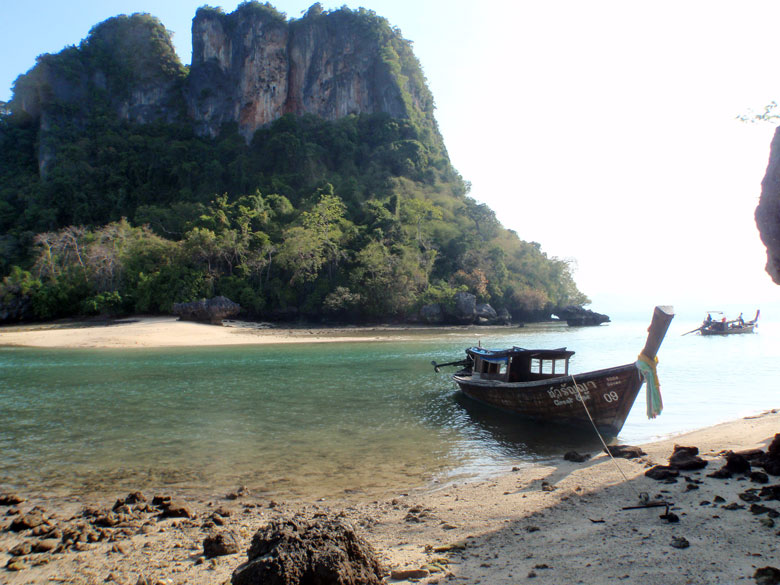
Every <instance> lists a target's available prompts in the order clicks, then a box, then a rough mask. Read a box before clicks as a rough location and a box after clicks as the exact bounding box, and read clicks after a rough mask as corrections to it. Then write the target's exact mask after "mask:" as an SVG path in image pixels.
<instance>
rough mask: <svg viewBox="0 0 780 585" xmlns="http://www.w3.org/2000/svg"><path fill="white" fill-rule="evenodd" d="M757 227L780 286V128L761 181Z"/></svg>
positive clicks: (770, 270) (771, 272)
mask: <svg viewBox="0 0 780 585" xmlns="http://www.w3.org/2000/svg"><path fill="white" fill-rule="evenodd" d="M756 226H757V227H758V232H759V234H760V235H761V241H762V242H764V245H765V246H766V271H767V273H768V274H769V276H771V277H772V280H773V281H775V283H776V284H780V128H778V129H777V130H775V136H774V138H773V139H772V146H771V148H770V151H769V164H768V165H767V167H766V174H765V175H764V179H763V181H761V198H760V199H759V201H758V207H756Z"/></svg>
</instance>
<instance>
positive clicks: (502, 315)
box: [498, 307, 512, 325]
mask: <svg viewBox="0 0 780 585" xmlns="http://www.w3.org/2000/svg"><path fill="white" fill-rule="evenodd" d="M498 322H499V324H501V325H511V324H512V315H511V314H510V313H509V311H508V310H507V309H506V307H503V308H501V309H499V310H498Z"/></svg>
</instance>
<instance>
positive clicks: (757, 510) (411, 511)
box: [0, 318, 780, 585]
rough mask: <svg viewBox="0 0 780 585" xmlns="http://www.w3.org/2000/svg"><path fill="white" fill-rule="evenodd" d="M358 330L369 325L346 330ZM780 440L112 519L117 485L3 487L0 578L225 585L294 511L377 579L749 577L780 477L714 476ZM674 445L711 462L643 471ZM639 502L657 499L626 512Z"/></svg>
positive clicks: (748, 432) (189, 330)
mask: <svg viewBox="0 0 780 585" xmlns="http://www.w3.org/2000/svg"><path fill="white" fill-rule="evenodd" d="M393 334H395V333H393ZM397 334H398V335H403V332H398V333H397ZM366 336H367V337H369V338H370V337H372V336H373V334H372V333H371V332H361V333H360V334H356V335H354V336H353V337H355V338H357V339H360V340H365V339H366ZM386 337H387V334H386V333H385V332H383V333H382V335H379V334H377V338H386ZM328 339H335V340H338V339H350V335H349V332H348V331H347V332H346V333H345V332H339V333H334V332H332V331H331V332H318V331H316V330H315V331H313V332H311V333H310V332H309V331H308V330H245V329H239V328H235V327H222V328H219V327H214V326H210V325H198V324H192V323H182V322H177V321H175V320H173V319H162V318H161V319H142V320H138V321H134V322H128V323H125V324H118V325H110V326H93V327H79V328H75V329H74V328H65V327H57V326H53V327H49V328H46V327H28V328H22V327H17V328H3V329H2V330H0V344H4V345H19V346H35V347H133V346H154V345H157V346H175V345H205V344H209V345H217V344H228V343H282V342H295V341H304V340H305V341H318V340H323V341H324V340H328ZM777 433H780V413H778V411H776V410H773V411H771V412H766V413H764V414H761V415H758V416H753V417H749V418H743V419H739V420H734V421H732V422H728V423H724V424H720V425H717V426H713V427H710V428H707V429H702V430H698V431H695V432H692V433H688V434H685V435H680V436H677V437H673V438H669V439H665V440H663V441H659V442H654V443H649V444H646V445H642V446H641V449H642V451H643V452H644V455H641V456H639V457H635V458H632V459H625V458H616V459H614V460H612V459H610V458H609V457H608V456H607V455H606V454H604V453H590V454H589V455H591V457H590V458H588V459H586V460H585V461H582V462H573V461H568V460H564V459H563V458H561V459H560V460H556V461H554V462H552V463H550V464H545V465H537V466H531V467H523V468H508V469H505V470H503V471H502V472H501V473H500V474H499V475H497V476H496V477H493V478H491V479H489V480H480V481H465V482H463V481H459V482H458V483H455V484H450V485H441V486H439V487H438V488H436V489H425V490H422V489H414V490H411V489H410V490H409V491H408V492H404V493H394V494H387V496H386V497H382V498H378V499H372V500H370V501H367V500H366V499H361V498H360V497H357V496H356V497H354V498H352V499H343V500H342V499H339V500H318V501H293V500H290V501H283V500H269V499H266V498H264V497H262V496H260V495H256V494H252V493H251V492H248V491H243V490H240V489H239V488H240V486H236V490H235V491H234V492H232V493H209V492H207V491H204V492H203V493H200V494H195V495H193V494H189V495H188V496H187V497H186V499H183V500H179V499H178V495H177V494H167V493H165V491H164V490H162V489H161V490H159V491H157V492H154V493H144V494H141V497H142V498H143V500H141V501H140V503H139V502H138V501H136V500H135V499H134V501H133V503H132V504H126V505H125V506H124V507H119V508H118V510H119V511H118V512H117V513H116V514H114V515H113V516H112V515H110V514H109V511H110V510H111V508H112V506H114V503H115V502H116V501H117V499H120V498H126V497H127V496H128V494H127V493H105V494H100V495H99V496H94V495H93V496H90V499H89V500H88V501H87V500H85V499H82V498H81V497H76V496H72V497H59V496H58V497H54V496H49V497H47V496H31V495H30V494H25V493H22V492H20V491H17V492H16V493H15V494H13V495H11V494H7V493H6V494H3V491H2V489H1V488H0V567H4V568H0V582H2V583H8V584H9V585H17V584H19V585H21V584H27V583H90V584H91V583H94V584H97V583H118V584H122V585H136V584H158V583H159V584H185V583H187V584H207V583H208V584H218V583H220V584H221V583H226V582H230V578H231V574H232V573H233V571H234V570H235V569H236V568H237V567H238V566H239V565H240V564H241V563H242V562H244V561H245V560H246V551H247V549H248V548H249V545H250V542H251V540H252V535H253V534H254V533H255V531H257V530H258V529H259V528H260V527H262V526H264V525H266V524H267V523H268V522H269V521H270V520H273V519H278V518H289V517H291V516H292V515H294V514H299V515H302V516H305V517H308V518H314V517H326V518H337V519H339V520H341V521H344V522H347V523H349V524H350V525H351V526H353V527H354V529H355V531H356V532H357V534H358V535H359V536H360V537H362V538H363V539H365V541H367V542H368V543H369V544H370V545H371V546H372V547H373V549H374V550H375V551H376V554H377V556H378V558H379V559H380V561H381V562H382V564H383V566H384V567H385V570H386V573H385V574H386V578H387V580H388V582H399V583H403V582H409V581H415V582H419V583H430V584H433V583H464V584H465V583H468V584H476V583H482V584H516V583H526V582H527V583H539V584H548V583H549V584H560V583H588V584H591V583H598V584H601V583H604V584H611V583H642V584H659V585H660V584H663V585H676V584H680V585H682V584H699V583H701V584H705V583H706V584H711V583H724V584H734V583H760V582H761V581H759V580H755V579H754V575H755V574H756V571H757V570H758V569H762V568H765V567H775V568H780V553H778V550H779V549H780V546H778V545H780V519H777V520H776V519H775V518H777V517H778V515H779V514H778V513H780V501H778V500H777V499H775V497H777V494H778V493H780V477H778V476H776V475H775V476H773V475H766V474H763V472H762V471H761V469H760V468H759V467H756V466H755V465H754V466H753V468H752V470H742V471H741V472H739V473H734V474H732V476H731V477H729V478H716V477H709V475H710V474H712V473H713V472H715V471H717V470H719V469H721V468H722V467H723V466H724V463H725V461H726V458H725V457H726V455H727V453H729V452H739V451H747V450H751V449H761V450H764V451H766V450H767V449H768V447H769V445H770V443H771V442H772V440H773V439H774V437H775V434H777ZM675 445H683V446H688V447H696V448H698V452H699V456H700V457H701V458H702V459H703V460H704V461H705V462H706V467H704V468H703V469H699V470H687V471H686V470H683V471H679V474H678V475H677V477H672V478H670V479H665V480H661V481H659V480H656V479H651V478H650V477H648V476H646V475H645V472H646V471H648V470H649V469H651V468H652V467H653V466H655V465H667V464H668V461H669V457H670V456H671V455H672V453H673V452H674V450H675ZM762 474H763V475H762ZM772 486H776V488H774V489H772ZM32 487H34V486H31V493H32V492H33V491H34V490H33V489H32ZM773 494H774V496H773ZM166 495H170V496H172V497H173V498H174V499H177V500H178V501H177V506H179V509H180V510H183V511H182V513H181V514H179V515H177V516H174V517H164V516H165V515H164V514H161V513H160V510H159V509H158V508H155V507H154V506H153V505H152V504H151V503H152V501H153V498H154V497H155V496H158V500H162V499H164V498H160V496H166ZM144 500H145V501H144ZM648 500H649V501H651V502H661V501H663V502H666V503H667V504H668V506H667V505H662V506H660V507H637V506H640V505H641V504H643V502H646V501H648ZM129 501H130V500H128V502H129ZM626 508H631V509H626ZM120 512H121V513H120ZM20 519H24V520H20ZM29 519H32V521H28V520H29ZM215 533H230V534H231V535H232V537H233V538H234V539H235V541H236V542H237V545H238V546H237V550H236V552H231V553H230V554H225V555H220V556H216V557H213V558H207V557H206V556H205V555H204V539H206V538H207V537H209V535H213V534H215ZM770 572H771V571H770ZM778 574H779V575H780V573H778ZM765 582H766V583H776V582H777V581H771V580H768V581H765Z"/></svg>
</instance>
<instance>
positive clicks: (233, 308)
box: [173, 297, 241, 325]
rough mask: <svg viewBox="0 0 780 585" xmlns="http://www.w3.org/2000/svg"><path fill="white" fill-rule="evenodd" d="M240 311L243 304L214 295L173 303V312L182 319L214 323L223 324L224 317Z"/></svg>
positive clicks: (226, 317)
mask: <svg viewBox="0 0 780 585" xmlns="http://www.w3.org/2000/svg"><path fill="white" fill-rule="evenodd" d="M240 311H241V305H239V304H238V303H234V302H233V301H231V300H230V299H229V298H227V297H214V298H213V299H208V300H206V299H201V300H199V301H192V302H190V303H175V304H174V305H173V314H174V315H176V316H178V317H179V319H181V320H182V321H202V322H207V323H213V324H214V325H221V324H222V320H223V319H228V318H229V317H233V316H234V315H237V314H238V313H239V312H240Z"/></svg>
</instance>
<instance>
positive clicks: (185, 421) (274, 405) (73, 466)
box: [0, 321, 780, 497]
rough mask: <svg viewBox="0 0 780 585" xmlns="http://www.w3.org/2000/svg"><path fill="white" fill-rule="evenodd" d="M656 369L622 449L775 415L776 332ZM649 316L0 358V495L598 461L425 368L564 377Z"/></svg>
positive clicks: (606, 356) (364, 477)
mask: <svg viewBox="0 0 780 585" xmlns="http://www.w3.org/2000/svg"><path fill="white" fill-rule="evenodd" d="M696 325H697V323H696V322H686V321H682V322H679V321H678V322H675V323H673V325H672V328H671V329H670V332H669V334H668V336H667V339H666V341H665V342H664V345H663V346H662V348H661V350H660V352H659V357H660V366H659V374H660V378H661V387H662V393H663V396H664V404H665V410H664V413H663V414H662V415H661V417H659V418H658V419H655V420H652V421H648V420H647V419H646V417H645V415H644V392H643V391H642V392H640V395H639V399H638V400H637V403H636V404H635V406H634V409H633V410H632V412H631V415H630V416H629V419H628V421H627V423H626V425H625V427H624V429H623V432H622V433H621V436H620V437H619V439H620V440H621V441H624V442H632V443H637V442H642V441H648V440H651V439H653V438H656V437H659V436H664V435H669V434H672V433H677V432H681V431H684V430H690V429H695V428H700V427H703V426H707V425H710V424H714V423H716V422H720V421H724V420H730V419H733V418H737V417H739V416H744V415H747V414H753V413H756V412H760V411H763V410H766V409H769V408H774V407H777V406H780V405H779V404H778V402H780V400H778V398H780V392H778V391H777V389H776V388H777V382H776V374H777V369H778V367H777V364H779V363H780V330H779V329H778V328H776V327H774V326H773V324H772V323H766V324H764V323H762V325H761V327H760V332H759V333H758V334H756V335H746V336H739V337H730V338H703V337H700V336H692V335H690V336H685V337H683V336H681V335H680V334H681V333H682V332H685V331H687V330H689V329H692V328H693V327H695V326H696ZM646 328H647V322H644V323H643V322H638V321H637V322H624V323H620V322H618V323H611V324H609V325H607V326H601V327H598V328H577V329H569V328H567V327H565V326H549V325H541V326H529V327H526V328H522V329H490V330H485V329H476V330H475V329H471V330H465V329H464V330H458V331H447V332H444V333H439V334H435V335H432V334H430V333H427V334H423V333H420V334H419V335H416V336H414V339H413V340H412V341H408V342H397V341H383V342H364V343H324V344H303V345H284V346H276V347H268V346H239V347H212V348H186V349H154V350H149V349H132V350H75V349H74V350H41V349H27V348H10V347H0V412H1V413H2V424H0V485H2V486H6V487H13V488H16V489H24V490H25V491H27V492H31V491H32V492H34V491H42V492H43V491H45V492H52V491H54V492H58V493H73V492H84V491H92V490H101V491H102V490H121V489H147V488H158V487H170V488H177V489H184V490H187V489H192V490H216V491H220V490H229V489H233V488H235V487H237V486H239V485H247V486H248V487H250V488H251V489H253V490H256V491H261V492H265V493H267V494H270V495H277V496H286V497H295V496H305V497H328V496H333V495H338V494H345V493H360V494H367V493H368V494H373V493H377V494H378V493H388V492H397V491H403V490H406V489H410V488H413V487H419V486H425V485H428V484H430V482H433V481H439V482H440V481H447V480H450V479H452V478H456V477H459V476H463V475H474V474H489V473H492V472H494V471H496V470H498V469H506V468H507V467H508V466H512V465H523V464H532V463H533V462H535V461H539V460H542V459H545V458H549V457H550V456H554V455H560V454H561V453H563V452H565V451H566V450H569V449H572V448H574V449H579V450H591V451H593V450H596V449H597V443H596V442H597V439H596V438H595V437H594V436H592V435H590V434H589V433H573V432H569V431H566V432H561V430H560V429H549V428H545V427H544V426H540V425H527V424H526V425H520V424H518V422H517V421H516V420H515V419H512V418H511V417H508V416H506V415H502V414H499V413H494V412H492V411H490V410H489V409H485V408H479V407H476V406H475V405H473V404H471V403H470V402H469V401H468V400H463V399H462V398H461V397H460V395H458V394H457V392H456V391H455V386H454V384H453V383H452V381H451V380H450V378H449V374H450V373H451V370H450V371H448V372H447V373H444V372H442V373H441V374H435V373H434V372H433V368H432V367H431V366H430V362H431V360H436V361H438V362H445V361H451V360H454V359H460V358H461V357H462V355H463V349H464V348H465V347H467V346H469V345H475V344H476V343H477V340H479V341H480V342H481V343H482V345H483V346H484V347H505V346H509V345H519V346H524V347H560V346H564V345H565V346H568V347H569V348H570V349H573V350H575V351H576V352H577V354H576V355H575V356H574V358H573V360H572V371H573V372H574V373H577V372H581V371H588V370H592V369H596V368H601V367H608V366H613V365H619V364H623V363H629V362H632V361H634V359H636V355H637V353H638V352H639V350H640V349H641V348H642V346H643V345H644V337H645V335H646Z"/></svg>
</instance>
